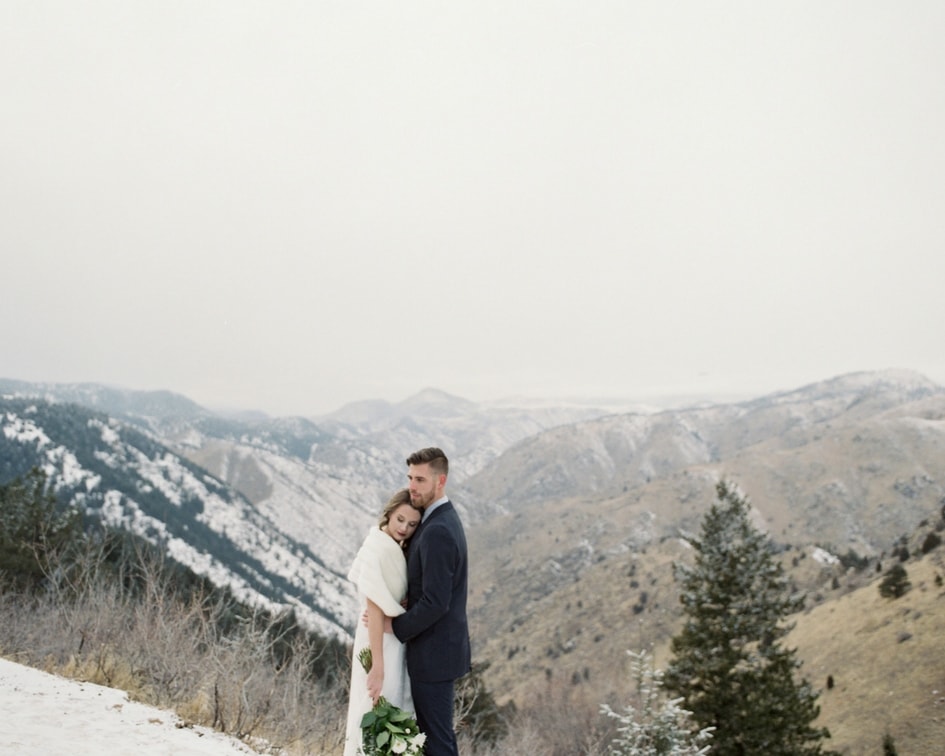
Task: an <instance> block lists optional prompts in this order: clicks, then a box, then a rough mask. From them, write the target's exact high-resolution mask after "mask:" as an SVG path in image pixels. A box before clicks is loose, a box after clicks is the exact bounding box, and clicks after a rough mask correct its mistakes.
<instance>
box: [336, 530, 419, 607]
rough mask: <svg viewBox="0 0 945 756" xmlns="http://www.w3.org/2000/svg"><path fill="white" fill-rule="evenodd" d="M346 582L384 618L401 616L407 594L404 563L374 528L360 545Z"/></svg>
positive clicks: (397, 547)
mask: <svg viewBox="0 0 945 756" xmlns="http://www.w3.org/2000/svg"><path fill="white" fill-rule="evenodd" d="M348 580H350V581H351V582H353V583H354V584H355V585H356V586H357V587H358V593H360V594H361V595H362V596H367V597H368V598H369V599H371V601H373V602H374V603H375V604H377V605H378V606H379V607H380V608H381V610H382V611H383V612H384V614H386V615H387V616H388V617H396V616H398V615H400V614H403V613H404V608H403V607H402V606H401V605H400V602H401V601H402V600H403V598H404V596H406V595H407V560H406V559H405V558H404V552H403V550H402V549H401V548H400V545H399V544H398V543H397V541H395V540H394V539H393V538H391V537H390V536H389V535H387V533H385V532H384V531H382V530H381V529H380V528H378V527H377V526H376V525H375V526H374V527H372V528H371V530H370V531H369V532H368V534H367V537H366V538H365V539H364V543H363V544H361V548H360V549H359V550H358V555H357V556H356V557H355V558H354V563H353V564H352V565H351V570H350V571H349V572H348Z"/></svg>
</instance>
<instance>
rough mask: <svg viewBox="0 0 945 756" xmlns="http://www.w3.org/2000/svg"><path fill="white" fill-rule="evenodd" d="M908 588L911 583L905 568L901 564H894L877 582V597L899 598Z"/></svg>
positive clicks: (910, 586)
mask: <svg viewBox="0 0 945 756" xmlns="http://www.w3.org/2000/svg"><path fill="white" fill-rule="evenodd" d="M910 588H912V583H911V582H910V581H909V573H908V572H906V568H905V567H903V566H902V565H901V564H894V565H893V566H892V567H890V568H889V570H888V571H887V572H886V574H885V575H884V576H883V579H882V580H881V581H880V582H879V595H880V596H882V597H883V598H899V597H900V596H904V595H906V593H908V591H909V589H910Z"/></svg>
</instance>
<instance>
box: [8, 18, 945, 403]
mask: <svg viewBox="0 0 945 756" xmlns="http://www.w3.org/2000/svg"><path fill="white" fill-rule="evenodd" d="M943 40H945V3H942V2H941V0H931V1H929V2H918V1H915V0H910V1H909V2H905V3H894V2H876V1H874V0H851V2H830V1H829V0H826V1H825V0H816V1H815V2H780V3H778V2H763V3H759V2H747V1H746V2H705V1H704V0H699V1H698V2H665V1H658V2H648V3H639V2H632V0H622V1H620V2H617V1H615V2H598V1H595V0H580V2H555V1H554V0H535V1H530V0H529V1H526V2H516V1H514V0H502V1H501V2H491V1H489V0H485V1H483V0H476V2H443V1H442V0H436V1H435V2H434V1H429V2H410V1H409V0H404V1H403V2H390V1H386V2H341V1H340V0H339V1H338V2H317V1H315V0H305V1H304V2H302V1H300V2H291V3H289V2H276V1H274V0H266V2H256V3H249V2H241V1H234V0H227V1H225V2H223V1H221V2H200V1H199V0H186V1H183V0H181V1H179V2H172V1H169V0H161V1H160V2H129V1H128V0H116V1H115V2H72V1H71V0H61V1H57V2H51V1H44V0H0V86H2V92H0V250H2V266H0V277H2V278H0V280H2V289H0V377H6V378H17V379H23V380H34V381H50V382H77V381H94V382H103V383H108V384H112V385H117V386H123V387H126V388H134V389H170V390H173V391H176V392H179V393H182V394H185V395H187V396H189V397H190V398H192V399H194V400H196V401H198V402H200V403H202V404H205V405H207V406H212V407H221V406H225V407H240V408H253V409H261V410H264V411H267V412H270V413H272V414H317V413H322V412H328V411H331V410H334V409H337V408H338V407H340V406H341V405H343V404H344V403H346V402H348V401H353V400H359V399H373V398H382V399H388V400H391V401H398V400H401V399H404V398H406V397H407V396H409V395H410V394H412V393H414V392H416V391H418V390H420V389H422V388H424V387H428V386H432V387H436V388H440V389H442V390H444V391H448V392H450V393H454V394H458V395H460V396H464V397H466V398H469V399H474V400H489V399H494V398H498V397H504V396H510V395H522V394H524V395H533V396H548V395H554V396H584V395H607V396H620V397H628V398H639V397H648V396H653V395H656V394H662V393H678V392H687V393H688V392H695V393H706V392H708V393H713V392H717V393H740V392H741V393H744V392H747V393H749V394H761V393H765V392H768V391H773V390H780V389H787V388H794V387H797V386H800V385H803V384H805V383H808V382H812V381H816V380H820V379H824V378H829V377H832V376H834V375H837V374H840V373H845V372H850V371H857V370H873V369H883V368H907V369H913V370H917V371H919V372H921V373H923V374H924V375H926V376H927V377H929V378H931V379H933V380H935V381H937V382H939V383H943V384H945V138H943V134H945V86H943V84H942V82H943V77H945V44H943Z"/></svg>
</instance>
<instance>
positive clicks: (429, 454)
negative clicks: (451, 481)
mask: <svg viewBox="0 0 945 756" xmlns="http://www.w3.org/2000/svg"><path fill="white" fill-rule="evenodd" d="M407 464H408V465H427V464H428V465H430V469H431V470H432V471H433V472H435V473H436V474H437V475H449V474H450V461H449V460H448V459H447V458H446V455H445V454H444V453H443V450H442V449H437V448H436V447H435V446H428V447H427V448H426V449H420V450H419V451H415V452H414V453H413V454H411V455H410V456H409V457H407Z"/></svg>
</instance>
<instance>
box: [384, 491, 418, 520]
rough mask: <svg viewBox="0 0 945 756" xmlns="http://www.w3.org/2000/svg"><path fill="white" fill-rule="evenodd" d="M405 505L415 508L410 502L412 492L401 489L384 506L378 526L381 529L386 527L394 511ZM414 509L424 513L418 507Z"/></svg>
mask: <svg viewBox="0 0 945 756" xmlns="http://www.w3.org/2000/svg"><path fill="white" fill-rule="evenodd" d="M404 504H410V506H412V507H413V504H412V503H411V501H410V491H408V490H407V489H406V488H401V489H400V490H399V491H398V492H397V493H395V494H394V495H393V496H391V497H390V500H389V501H388V502H387V504H385V505H384V509H383V511H382V512H381V519H379V520H378V521H377V526H378V527H379V528H383V527H384V526H386V525H387V523H389V522H390V516H391V515H392V514H393V513H394V510H395V509H397V507H399V506H402V505H404ZM413 508H414V509H416V510H417V511H418V512H422V511H423V510H421V509H419V508H417V507H413Z"/></svg>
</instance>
